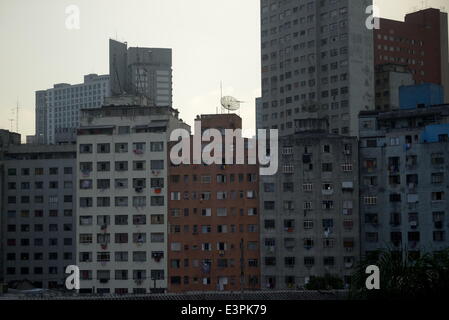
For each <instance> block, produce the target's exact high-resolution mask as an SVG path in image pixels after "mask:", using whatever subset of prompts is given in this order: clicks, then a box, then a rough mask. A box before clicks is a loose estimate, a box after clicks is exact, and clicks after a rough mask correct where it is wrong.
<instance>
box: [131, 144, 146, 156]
mask: <svg viewBox="0 0 449 320" xmlns="http://www.w3.org/2000/svg"><path fill="white" fill-rule="evenodd" d="M133 152H134V153H135V154H143V153H145V142H135V143H133Z"/></svg>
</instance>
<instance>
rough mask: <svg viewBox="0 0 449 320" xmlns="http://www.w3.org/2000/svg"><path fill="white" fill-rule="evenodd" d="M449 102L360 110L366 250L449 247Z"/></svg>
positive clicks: (414, 252)
mask: <svg viewBox="0 0 449 320" xmlns="http://www.w3.org/2000/svg"><path fill="white" fill-rule="evenodd" d="M448 134H449V105H440V106H428V107H422V108H421V107H420V108H413V109H402V110H397V111H391V112H363V113H361V115H360V196H361V204H360V210H361V211H360V213H361V219H362V224H361V226H362V235H361V237H362V239H361V240H362V250H363V253H364V254H370V253H371V252H373V251H376V250H378V249H384V248H394V249H397V250H401V249H402V250H403V251H404V252H406V251H408V252H409V253H410V254H411V255H412V256H413V255H420V254H422V253H424V252H429V251H439V250H442V249H444V248H447V247H448V245H449V242H448V241H449V240H448V236H447V233H448V231H449V224H448V221H449V220H448V219H449V218H448V216H447V215H448V209H449V207H448V206H449V203H448V200H447V177H448V176H449V173H448V166H447V161H448V160H447V159H449V154H448V141H449V140H448Z"/></svg>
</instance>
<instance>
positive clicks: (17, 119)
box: [16, 98, 19, 133]
mask: <svg viewBox="0 0 449 320" xmlns="http://www.w3.org/2000/svg"><path fill="white" fill-rule="evenodd" d="M16 133H19V98H17V104H16Z"/></svg>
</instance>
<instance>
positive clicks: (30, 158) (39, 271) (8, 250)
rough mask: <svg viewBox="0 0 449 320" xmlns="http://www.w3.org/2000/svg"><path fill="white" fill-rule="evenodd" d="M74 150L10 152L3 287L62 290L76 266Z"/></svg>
mask: <svg viewBox="0 0 449 320" xmlns="http://www.w3.org/2000/svg"><path fill="white" fill-rule="evenodd" d="M75 156H76V152H75V146H74V145H66V146H56V145H52V146H49V145H46V146H44V145H39V146H36V145H18V146H10V147H9V148H8V151H7V153H6V154H5V156H4V160H3V161H2V163H3V180H2V189H3V192H2V202H3V205H2V217H1V218H2V224H1V226H2V230H1V231H2V232H1V233H2V243H3V245H4V250H3V254H2V257H1V259H2V260H3V262H4V266H3V274H4V281H5V282H6V283H9V284H10V285H13V286H14V282H16V281H23V280H29V281H31V282H33V284H34V285H35V286H36V287H38V288H61V287H63V286H64V282H65V277H66V275H65V273H64V272H65V267H66V266H67V265H71V264H74V262H75V240H74V239H75V221H74V217H75V203H74V201H75V199H76V198H75V190H76V189H75V165H76V160H75Z"/></svg>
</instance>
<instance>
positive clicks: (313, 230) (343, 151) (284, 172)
mask: <svg viewBox="0 0 449 320" xmlns="http://www.w3.org/2000/svg"><path fill="white" fill-rule="evenodd" d="M297 122H298V121H297ZM297 126H300V124H299V123H297ZM326 131H327V130H321V131H319V130H314V131H301V132H297V133H296V134H294V135H289V136H285V137H282V138H281V139H280V141H279V171H278V173H277V174H276V175H274V176H261V178H260V212H261V232H260V235H261V240H260V241H261V288H262V289H267V290H270V289H271V290H273V289H275V290H276V289H278V290H279V289H280V290H282V289H296V288H301V287H303V286H304V285H305V284H307V283H308V281H309V280H310V279H311V277H314V276H324V275H326V274H331V275H335V276H338V277H340V278H341V279H342V280H344V282H345V283H346V284H349V283H350V281H351V279H350V276H351V274H352V273H353V272H354V266H355V263H356V262H357V261H358V259H359V257H360V242H359V240H360V239H359V233H360V224H359V211H358V205H359V201H358V199H359V197H358V143H357V138H355V137H345V136H341V135H335V134H331V133H327V132H326Z"/></svg>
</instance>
